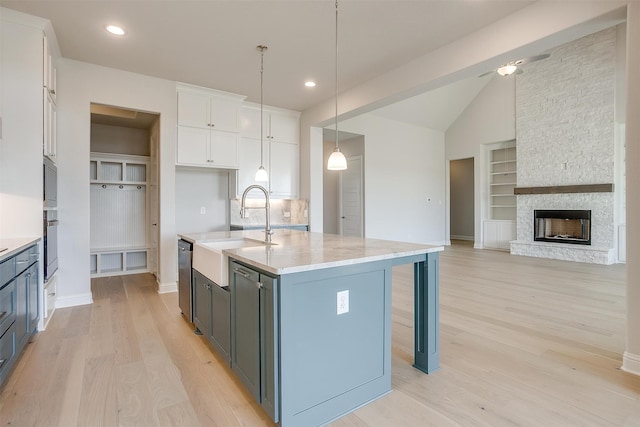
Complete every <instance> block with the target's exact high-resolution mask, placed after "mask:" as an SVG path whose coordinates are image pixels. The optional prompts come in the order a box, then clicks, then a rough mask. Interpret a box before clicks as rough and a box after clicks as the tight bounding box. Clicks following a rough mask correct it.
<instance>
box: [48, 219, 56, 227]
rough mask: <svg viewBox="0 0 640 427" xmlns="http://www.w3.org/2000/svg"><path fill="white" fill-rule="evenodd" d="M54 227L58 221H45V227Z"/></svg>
mask: <svg viewBox="0 0 640 427" xmlns="http://www.w3.org/2000/svg"><path fill="white" fill-rule="evenodd" d="M54 225H58V220H57V219H53V220H51V221H47V227H53V226H54Z"/></svg>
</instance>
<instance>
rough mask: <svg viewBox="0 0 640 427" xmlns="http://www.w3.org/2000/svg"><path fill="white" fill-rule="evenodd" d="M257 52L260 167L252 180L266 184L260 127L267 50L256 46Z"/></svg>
mask: <svg viewBox="0 0 640 427" xmlns="http://www.w3.org/2000/svg"><path fill="white" fill-rule="evenodd" d="M256 49H257V50H258V52H260V167H259V168H258V170H257V171H256V176H255V178H254V180H255V181H258V182H267V181H269V174H268V173H267V170H266V169H265V168H264V155H263V151H264V150H263V145H264V144H263V143H262V135H263V132H262V126H263V124H264V120H263V119H262V115H263V105H262V89H263V79H262V75H263V73H264V52H265V51H266V50H267V49H268V47H267V46H264V45H258V46H256Z"/></svg>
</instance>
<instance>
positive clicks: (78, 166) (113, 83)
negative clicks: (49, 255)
mask: <svg viewBox="0 0 640 427" xmlns="http://www.w3.org/2000/svg"><path fill="white" fill-rule="evenodd" d="M57 99H58V104H57V105H58V188H59V190H58V198H59V199H58V204H59V209H58V212H59V219H60V226H59V230H58V233H59V234H58V235H59V248H58V250H59V264H60V269H59V273H58V275H59V276H58V303H57V306H59V307H60V306H69V305H77V304H83V303H89V302H91V287H90V279H89V150H90V125H91V123H90V110H89V108H90V104H91V103H92V102H95V103H100V104H106V105H114V106H119V107H125V108H128V109H132V110H139V111H146V112H153V113H158V114H160V149H159V152H160V161H159V177H160V182H159V185H160V196H159V198H160V231H159V234H160V241H159V247H158V253H159V258H160V259H159V265H158V281H159V282H160V284H161V285H162V284H169V285H170V284H173V285H174V286H175V281H176V278H177V268H176V257H177V245H176V232H175V126H176V86H175V82H171V81H167V80H161V79H156V78H152V77H147V76H143V75H139V74H134V73H129V72H124V71H120V70H115V69H112V68H106V67H100V66H97V65H92V64H87V63H82V62H77V61H73V60H69V59H62V60H60V62H59V66H58V96H57Z"/></svg>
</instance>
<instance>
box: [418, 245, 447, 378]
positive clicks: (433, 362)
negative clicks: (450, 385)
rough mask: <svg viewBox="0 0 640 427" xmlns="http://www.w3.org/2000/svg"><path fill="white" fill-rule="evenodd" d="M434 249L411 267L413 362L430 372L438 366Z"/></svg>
mask: <svg viewBox="0 0 640 427" xmlns="http://www.w3.org/2000/svg"><path fill="white" fill-rule="evenodd" d="M438 268H439V263H438V253H437V252H435V253H429V254H427V255H426V260H425V261H422V262H417V263H415V264H414V267H413V282H414V301H415V308H414V319H415V320H414V321H415V325H414V329H415V358H414V364H413V366H414V367H415V368H417V369H420V370H421V371H422V372H425V373H427V374H430V373H431V372H434V371H437V370H438V369H440V326H439V319H440V315H439V301H438V300H439V298H438V280H439V279H438V278H439V272H438Z"/></svg>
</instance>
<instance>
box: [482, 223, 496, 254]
mask: <svg viewBox="0 0 640 427" xmlns="http://www.w3.org/2000/svg"><path fill="white" fill-rule="evenodd" d="M483 240H484V244H483V246H484V247H485V248H495V249H497V248H499V247H500V246H499V244H498V224H497V223H496V222H494V221H485V222H484V239H483Z"/></svg>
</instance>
